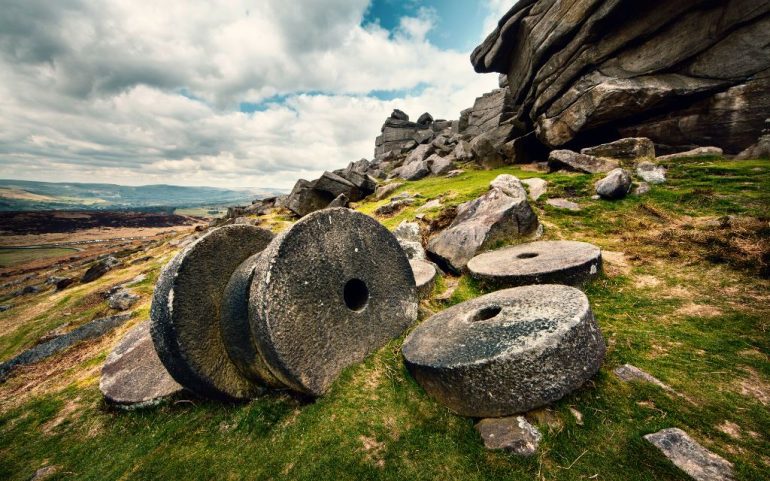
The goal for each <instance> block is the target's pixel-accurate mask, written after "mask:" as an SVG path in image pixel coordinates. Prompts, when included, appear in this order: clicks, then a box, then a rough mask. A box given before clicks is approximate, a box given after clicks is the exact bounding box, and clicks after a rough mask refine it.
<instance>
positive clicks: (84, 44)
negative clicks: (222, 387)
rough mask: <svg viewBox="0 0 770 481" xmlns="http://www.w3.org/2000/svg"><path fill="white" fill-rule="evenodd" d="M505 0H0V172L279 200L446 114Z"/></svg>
mask: <svg viewBox="0 0 770 481" xmlns="http://www.w3.org/2000/svg"><path fill="white" fill-rule="evenodd" d="M513 3H515V0H507V1H503V0H479V1H475V2H474V1H468V0H420V1H418V0H398V1H397V0H374V1H368V0H219V1H213V0H163V1H158V0H152V1H146V0H56V1H55V2H52V1H50V0H0V178H6V179H24V180H39V181H48V182H108V183H117V184H126V185H144V184H159V183H163V184H176V185H207V186H216V187H228V188H247V189H248V188H257V187H260V188H287V189H288V188H291V186H292V185H293V184H294V183H295V182H296V180H297V179H299V178H306V179H313V178H316V177H318V176H319V175H320V174H321V173H322V172H323V171H324V170H332V169H336V168H341V167H344V166H345V165H347V163H348V162H350V161H354V160H358V159H360V158H369V159H371V158H372V156H373V151H374V139H375V137H376V136H377V135H378V134H379V131H380V127H381V126H382V123H383V121H384V120H385V118H386V117H387V116H388V115H389V114H390V112H391V111H392V110H393V109H394V108H399V109H402V110H404V111H405V112H407V113H408V114H409V115H410V116H411V117H412V118H413V119H416V118H417V117H418V116H419V115H420V114H421V113H423V112H426V111H427V112H430V113H431V114H432V115H433V116H434V117H435V118H437V119H438V118H445V119H456V118H458V117H459V114H460V111H461V110H463V109H465V108H467V107H470V106H471V105H473V100H474V99H475V98H476V97H478V96H480V95H481V94H482V93H484V92H487V91H489V90H491V89H493V88H495V87H496V85H497V76H496V75H490V74H487V75H479V74H476V73H475V72H474V71H473V68H472V66H471V64H470V61H469V55H470V52H471V51H472V50H473V48H474V47H475V46H476V45H477V44H478V43H479V42H480V41H481V40H483V38H484V37H485V36H486V35H487V34H488V33H489V32H491V30H492V29H493V28H494V25H495V24H496V22H497V20H498V19H499V18H500V17H501V16H502V15H503V13H505V12H506V11H507V10H508V9H509V8H510V7H511V6H512V5H513Z"/></svg>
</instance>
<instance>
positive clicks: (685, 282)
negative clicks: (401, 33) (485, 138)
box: [0, 159, 770, 480]
mask: <svg viewBox="0 0 770 481" xmlns="http://www.w3.org/2000/svg"><path fill="white" fill-rule="evenodd" d="M758 169H759V170H758ZM500 173H512V174H514V175H517V176H520V177H532V176H540V177H543V178H545V179H546V180H547V181H548V182H549V192H548V194H547V196H546V197H544V198H542V199H541V200H539V201H538V202H536V203H534V204H533V207H534V208H535V210H536V211H537V213H538V215H539V217H540V219H541V221H542V222H543V223H544V224H545V225H546V234H545V236H546V238H570V239H578V240H587V241H591V242H594V243H596V244H597V245H599V246H600V247H602V248H603V249H604V250H605V251H606V252H616V253H617V252H622V253H623V256H622V257H623V258H624V259H625V260H626V262H625V263H622V262H618V261H617V260H615V261H614V263H611V262H606V264H605V267H606V268H605V274H604V275H603V276H602V277H600V278H599V279H598V280H597V281H595V282H594V283H592V284H591V285H589V286H588V287H587V290H586V293H587V295H588V297H589V299H590V300H591V304H592V308H593V311H594V314H595V316H596V318H597V321H598V322H599V325H600V326H601V329H602V332H603V334H604V337H605V340H606V342H607V345H608V352H607V358H606V360H605V363H604V366H603V368H602V369H601V371H600V373H599V375H598V376H597V377H596V378H595V379H593V380H592V381H591V382H589V383H587V384H586V385H585V386H583V387H582V388H581V389H579V390H578V391H576V392H574V393H572V394H570V395H569V396H567V397H566V398H564V399H562V400H561V401H559V402H557V403H555V404H554V405H553V406H551V407H549V408H548V409H546V410H541V411H540V412H537V413H531V414H530V415H529V416H530V418H531V419H532V420H533V422H535V423H536V424H537V425H538V427H539V428H540V430H541V431H542V432H543V435H544V439H543V442H542V444H541V447H540V450H539V452H538V454H537V455H536V456H534V457H532V458H518V457H515V456H513V455H510V454H506V453H502V452H489V451H486V450H485V449H484V448H483V445H482V443H481V441H480V439H479V437H478V434H477V433H476V432H475V430H474V428H473V426H474V422H475V420H472V419H468V418H463V417H459V416H455V415H454V414H452V413H451V412H449V411H448V410H447V409H445V408H444V407H442V406H441V405H439V404H437V403H436V402H435V401H433V400H432V399H431V398H429V397H427V396H426V395H425V393H424V391H423V390H422V389H421V388H420V387H419V386H418V385H417V384H416V383H415V382H414V380H413V379H412V378H411V377H410V376H409V374H408V373H407V371H406V370H405V368H404V366H403V362H402V359H401V356H400V351H399V349H400V345H401V342H402V340H403V338H401V339H396V340H394V341H392V342H391V343H389V344H388V345H386V346H385V347H384V348H382V349H381V350H379V351H378V352H376V353H374V354H373V355H371V356H370V357H369V358H367V359H366V361H365V362H363V363H361V364H360V365H356V366H352V367H350V368H349V369H347V370H346V371H345V372H344V373H343V375H342V376H341V378H340V379H339V380H338V381H337V382H336V383H335V384H334V385H333V387H332V390H331V392H329V393H328V394H327V395H326V396H324V397H322V398H320V399H318V400H316V401H315V402H307V401H306V400H302V399H298V398H295V397H292V396H290V395H289V394H287V393H276V394H274V395H269V396H266V397H263V398H261V399H257V400H254V401H252V402H250V403H248V404H242V405H239V404H222V403H214V402H208V401H205V400H199V399H194V398H193V399H190V401H191V402H188V401H187V400H186V399H180V400H177V402H171V403H168V404H166V405H163V406H160V407H158V408H156V409H151V410H145V411H136V412H116V411H113V410H110V409H109V408H108V407H107V406H105V405H104V404H103V401H102V400H101V397H100V394H99V391H98V375H99V371H98V369H99V366H100V364H101V362H102V361H103V359H104V356H105V355H106V353H107V352H108V351H109V349H110V348H111V347H112V346H114V344H115V342H117V340H118V339H119V335H120V334H122V333H123V332H124V331H121V332H120V333H117V334H116V335H114V336H110V337H108V338H107V339H105V340H103V341H93V342H91V343H88V344H87V345H84V346H80V348H75V350H73V352H72V353H71V354H68V353H63V354H61V355H59V356H57V357H56V358H54V359H52V360H51V361H48V362H46V363H43V365H42V366H40V369H41V370H43V371H44V372H45V373H46V374H45V375H42V374H41V375H40V376H41V377H40V379H41V380H40V381H39V383H40V384H39V386H38V387H36V388H35V389H34V392H32V393H28V392H27V391H28V387H27V384H28V383H29V379H28V377H25V376H33V375H35V373H34V372H30V373H22V374H20V375H17V376H15V377H13V378H11V379H10V380H9V381H8V382H7V383H5V384H4V385H0V398H2V399H4V402H3V403H2V404H0V459H2V462H0V478H1V479H9V480H16V479H18V480H23V479H27V478H29V477H30V476H31V475H32V473H34V472H35V470H36V469H38V468H40V467H41V466H44V465H55V466H57V467H58V468H59V470H58V472H57V474H56V475H54V477H53V478H51V479H78V480H81V479H82V480H109V479H141V480H153V479H190V480H197V479H200V480H207V479H313V480H317V479H340V480H348V479H350V480H360V479H372V480H375V479H376V480H380V479H381V480H391V479H392V480H396V479H414V480H428V479H469V480H487V479H495V480H498V479H500V480H525V479H526V480H529V479H548V480H575V479H605V480H686V479H688V478H687V477H686V475H684V474H683V473H682V472H681V471H679V470H678V469H677V468H675V467H674V466H673V465H672V464H671V463H669V462H668V461H666V460H665V458H663V457H662V456H661V455H660V453H659V452H657V450H655V449H654V448H653V447H651V446H650V445H649V444H648V443H646V442H645V441H644V440H643V439H642V436H643V435H644V434H647V433H651V432H654V431H657V430H660V429H663V428H667V427H680V428H682V429H684V430H685V431H687V432H688V433H689V434H690V435H691V436H693V437H694V438H695V439H696V440H698V441H699V442H701V443H702V444H703V445H704V446H706V447H707V448H709V449H711V450H713V451H714V452H716V453H718V454H720V455H722V456H723V457H725V458H726V459H728V460H730V461H731V462H733V463H734V465H735V469H736V471H737V477H738V479H745V480H762V479H766V473H767V472H768V470H770V455H769V454H768V453H770V438H768V433H770V411H768V409H767V403H768V402H770V399H768V398H766V397H763V396H770V336H768V331H770V304H769V303H768V299H770V295H768V292H770V290H769V289H768V287H770V282H768V279H767V278H766V277H761V271H760V270H759V269H758V268H756V266H754V265H752V262H751V260H752V259H753V260H754V264H756V263H758V262H760V260H761V257H762V255H763V254H762V253H763V252H767V251H763V249H766V245H767V244H766V241H767V235H768V233H767V230H763V228H762V227H761V226H762V225H764V226H766V225H767V220H768V216H767V213H768V206H769V205H770V199H768V193H769V192H770V188H769V187H770V185H768V183H769V182H770V162H768V161H745V162H723V161H718V160H713V159H692V160H689V161H686V162H682V163H678V164H676V165H672V166H671V168H670V170H669V179H670V180H669V182H668V183H667V184H664V185H662V186H653V188H652V191H651V192H650V193H649V194H647V195H645V196H642V197H628V198H626V199H624V200H622V201H617V202H606V201H596V200H592V199H591V198H590V195H591V194H592V192H591V186H592V183H593V181H594V180H595V178H594V177H592V176H588V175H573V174H537V173H535V172H529V171H522V170H520V169H518V168H507V169H499V170H496V171H468V172H466V173H465V174H463V175H462V176H460V177H458V178H454V179H435V178H431V179H424V180H421V181H418V182H409V183H406V184H405V185H404V186H402V187H401V188H400V189H399V190H398V191H397V192H396V194H397V193H399V192H403V191H410V192H414V193H419V194H421V195H422V196H423V197H422V198H420V199H419V201H418V202H417V203H416V204H415V205H413V206H410V207H408V208H406V209H405V210H404V211H402V212H400V213H398V214H397V215H395V216H393V217H391V218H387V219H381V220H382V221H383V222H384V223H385V224H386V225H387V226H389V227H391V228H392V227H395V226H396V225H397V224H398V223H399V222H401V220H404V219H411V218H412V217H413V216H414V214H415V211H416V209H417V208H418V207H419V206H420V205H422V204H423V203H424V202H426V201H427V200H429V199H431V198H437V197H441V198H443V199H444V205H445V206H452V205H458V204H459V203H462V202H464V201H466V200H470V199H472V198H474V197H476V196H478V195H479V194H481V193H483V192H484V191H486V189H487V185H488V183H489V181H490V180H492V179H493V178H494V177H495V176H496V175H498V174H500ZM549 196H550V197H556V196H564V197H569V198H570V199H572V200H575V201H576V202H578V203H580V204H581V206H582V207H583V210H582V211H580V212H569V211H562V210H557V209H554V208H552V207H550V206H548V205H547V204H546V203H545V199H546V198H548V197H549ZM384 202H386V201H381V202H362V203H360V204H359V205H358V208H359V209H360V210H361V211H364V212H367V213H371V212H373V211H374V210H375V209H376V207H377V206H379V205H382V204H383V203H384ZM438 211H440V209H439V210H437V211H434V212H432V213H429V215H438ZM724 216H737V217H738V218H739V219H747V218H748V217H758V218H760V219H759V220H757V222H750V221H746V223H745V224H743V223H739V222H738V220H733V221H731V222H732V224H731V225H730V226H729V227H722V226H723V224H724V222H725V221H724V220H721V221H720V220H719V219H721V218H723V217H724ZM714 221H716V223H714ZM270 222H272V219H270ZM741 222H743V221H741ZM736 225H737V226H738V227H739V229H738V230H739V235H738V237H740V238H741V239H742V240H741V242H742V243H738V244H735V245H733V244H730V243H729V242H733V240H732V238H733V237H736V236H735V235H733V234H732V233H733V231H735V230H736V229H735V228H734V226H736ZM704 226H705V227H704ZM695 233H705V234H703V235H707V236H711V237H709V239H711V241H709V242H705V241H704V238H702V237H699V236H700V235H701V234H698V235H695ZM706 240H708V239H706ZM717 240H718V241H724V242H728V243H726V244H725V243H719V242H716V241H717ZM739 240H740V239H739ZM728 248H729V249H733V248H735V249H737V248H743V249H744V251H742V252H744V254H743V255H744V256H745V259H743V258H738V257H734V256H731V255H726V254H724V253H723V252H722V251H724V250H725V249H728ZM720 252H722V255H721V257H720V256H717V255H714V254H715V253H720ZM170 255H171V250H170V248H169V247H167V246H164V247H161V248H159V249H158V252H157V255H156V260H154V261H153V263H152V264H151V265H149V266H145V267H142V269H144V270H149V272H151V273H152V275H151V277H150V279H148V280H147V281H145V282H143V283H142V284H141V285H140V286H139V287H138V289H139V290H141V293H142V296H143V299H144V300H143V303H142V305H141V307H140V311H141V313H143V314H144V315H146V312H147V311H146V309H147V306H148V297H149V294H150V293H151V289H152V283H153V282H154V279H155V277H154V276H156V275H157V271H158V269H159V268H160V266H161V265H162V264H163V262H165V261H166V260H167V259H168V257H169V256H170ZM607 259H609V256H608V257H607ZM741 259H743V261H741ZM758 259H760V260H758ZM133 275H135V272H133V271H123V272H121V271H117V272H115V273H110V274H109V275H108V277H107V278H106V279H105V280H104V281H101V280H100V281H101V285H100V286H93V287H88V288H78V289H80V290H73V291H70V293H68V294H67V295H66V296H61V297H57V298H56V301H55V302H54V301H53V300H50V301H47V299H48V298H47V296H52V295H51V294H41V295H39V297H38V298H35V299H32V300H31V301H30V302H35V303H45V302H49V303H50V309H47V310H44V311H43V312H37V313H36V316H37V317H33V318H32V319H33V322H31V324H32V325H40V326H43V325H44V326H45V328H49V327H50V326H52V325H54V324H56V322H55V321H54V319H58V318H59V317H58V316H59V315H61V314H62V313H64V312H70V313H71V315H72V316H74V317H88V315H89V314H88V313H89V310H88V309H93V308H97V309H98V308H99V306H98V305H97V306H92V305H91V304H90V303H89V302H88V301H87V299H88V296H89V295H91V294H92V292H93V290H97V289H101V288H104V286H106V285H109V284H112V283H115V282H118V281H120V280H122V279H124V278H125V279H127V278H130V277H132V276H133ZM109 276H112V277H109ZM452 283H454V280H452V279H449V278H447V279H442V280H441V281H440V282H439V285H438V286H437V288H436V292H441V291H442V290H443V289H444V288H446V287H447V286H448V285H450V284H452ZM65 292H66V291H65ZM483 293H484V291H483V290H482V289H481V287H480V286H478V285H477V284H476V283H475V282H473V281H472V280H471V279H469V278H467V277H465V276H464V277H461V278H460V279H459V282H458V285H457V288H456V290H455V291H454V293H453V295H452V296H451V298H450V299H449V300H448V301H446V302H441V301H437V300H433V301H429V302H427V303H426V304H425V306H424V307H425V308H426V309H427V310H429V311H438V310H440V309H442V308H444V307H446V306H449V305H452V304H456V303H458V302H462V301H464V300H467V299H471V298H473V297H476V296H478V295H480V294H483ZM21 317H22V320H24V319H23V317H24V316H23V315H22V316H21ZM10 323H11V317H10V315H9V314H8V313H2V314H0V325H2V326H5V325H11V324H10ZM16 329H19V328H16ZM43 330H44V329H42V328H35V329H32V331H34V332H28V333H26V334H19V332H18V331H17V330H12V331H7V330H4V331H3V332H4V333H3V334H0V348H1V349H0V356H2V357H6V356H8V355H11V354H12V352H11V351H15V350H19V349H21V348H23V347H24V346H27V345H29V344H30V343H33V342H34V339H35V336H38V335H40V332H41V331H43ZM13 339H16V340H15V341H13ZM77 349H80V352H81V354H80V355H77V356H75V351H76V350H77ZM623 363H632V364H634V365H636V366H638V367H640V368H642V369H644V370H646V371H648V372H650V373H651V374H653V375H655V376H656V377H658V378H659V379H661V380H662V381H663V382H665V383H667V384H668V385H670V386H671V387H672V388H673V389H674V390H675V391H676V392H678V393H681V396H679V395H676V394H671V393H667V392H665V391H663V390H662V389H659V388H657V387H655V386H651V385H646V384H639V383H623V382H621V381H619V380H618V379H617V378H616V377H615V376H614V375H613V374H612V369H613V368H615V367H617V366H618V365H621V364H623ZM763 403H764V404H763ZM573 410H574V411H577V412H579V413H580V414H581V418H582V419H581V420H578V418H577V417H576V416H575V414H573ZM726 422H730V423H734V424H735V425H737V426H738V430H737V431H734V430H733V431H730V432H731V433H732V435H734V436H737V437H732V436H731V435H730V434H728V433H727V432H725V429H723V428H722V427H723V426H725V425H726V424H725V423H726Z"/></svg>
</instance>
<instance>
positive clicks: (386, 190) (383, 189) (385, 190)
mask: <svg viewBox="0 0 770 481" xmlns="http://www.w3.org/2000/svg"><path fill="white" fill-rule="evenodd" d="M402 185H404V183H403V182H392V183H390V184H385V185H380V186H378V187H377V190H375V191H374V198H375V199H377V200H382V199H384V198H385V197H387V196H389V195H390V194H392V193H393V192H395V191H396V189H398V188H399V187H401V186H402Z"/></svg>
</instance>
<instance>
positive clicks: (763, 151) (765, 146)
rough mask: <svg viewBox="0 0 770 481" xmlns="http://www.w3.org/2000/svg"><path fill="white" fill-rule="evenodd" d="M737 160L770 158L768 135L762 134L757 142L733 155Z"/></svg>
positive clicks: (769, 139) (769, 138) (769, 136)
mask: <svg viewBox="0 0 770 481" xmlns="http://www.w3.org/2000/svg"><path fill="white" fill-rule="evenodd" d="M735 158H736V159H737V160H745V159H770V135H763V136H761V137H760V138H759V140H757V143H756V144H754V145H752V146H751V147H749V148H747V149H746V150H744V151H742V152H741V153H740V154H738V155H737V156H736V157H735Z"/></svg>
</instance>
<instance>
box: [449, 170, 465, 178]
mask: <svg viewBox="0 0 770 481" xmlns="http://www.w3.org/2000/svg"><path fill="white" fill-rule="evenodd" d="M463 172H465V171H464V170H463V169H455V170H450V171H449V172H448V173H447V175H446V177H447V179H451V178H452V177H457V176H458V175H460V174H462V173H463Z"/></svg>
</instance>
